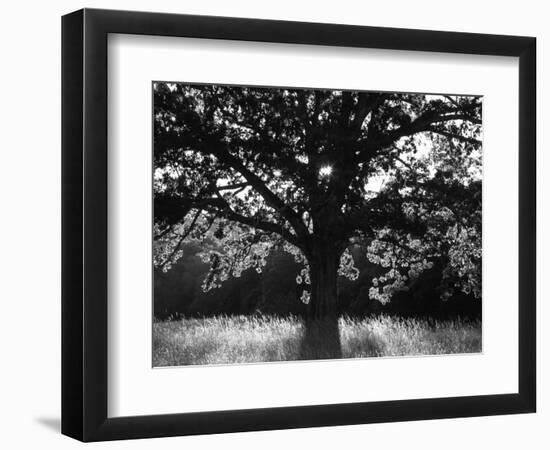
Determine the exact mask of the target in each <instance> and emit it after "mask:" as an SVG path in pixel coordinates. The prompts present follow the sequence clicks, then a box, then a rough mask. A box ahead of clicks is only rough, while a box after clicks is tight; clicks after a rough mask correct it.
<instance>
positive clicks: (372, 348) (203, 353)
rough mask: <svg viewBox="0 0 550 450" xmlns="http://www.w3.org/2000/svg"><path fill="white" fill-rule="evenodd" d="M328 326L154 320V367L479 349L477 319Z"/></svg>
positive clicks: (291, 321)
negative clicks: (472, 320) (467, 320)
mask: <svg viewBox="0 0 550 450" xmlns="http://www.w3.org/2000/svg"><path fill="white" fill-rule="evenodd" d="M330 327H331V325H330V324H328V323H326V324H325V323H323V322H321V323H317V324H309V325H308V327H306V324H305V322H304V321H303V320H302V319H300V318H297V317H288V318H280V317H271V316H233V317H227V316H219V317H211V318H203V319H182V320H175V321H165V322H155V323H154V324H153V366H155V367H158V366H176V365H188V364H229V363H251V362H265V361H293V360H300V359H302V360H303V359H319V358H322V359H325V358H365V357H379V356H404V355H407V356H409V355H438V354H453V353H476V352H480V351H481V322H479V321H474V322H466V321H461V320H455V321H426V320H420V319H400V318H393V317H388V316H379V317H369V318H365V319H352V318H349V317H342V318H340V319H339V320H338V324H337V327H336V323H334V324H333V329H331V328H330ZM312 329H313V332H312ZM336 347H337V348H336Z"/></svg>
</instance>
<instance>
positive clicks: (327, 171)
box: [319, 166, 332, 177]
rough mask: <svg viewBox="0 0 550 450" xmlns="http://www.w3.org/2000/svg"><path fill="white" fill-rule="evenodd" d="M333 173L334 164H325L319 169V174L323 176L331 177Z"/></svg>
mask: <svg viewBox="0 0 550 450" xmlns="http://www.w3.org/2000/svg"><path fill="white" fill-rule="evenodd" d="M331 174H332V166H323V167H321V168H320V169H319V175H320V176H322V177H330V175H331Z"/></svg>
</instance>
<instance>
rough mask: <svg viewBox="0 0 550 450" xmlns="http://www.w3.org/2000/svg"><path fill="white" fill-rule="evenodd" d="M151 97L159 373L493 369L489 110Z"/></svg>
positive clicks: (468, 103)
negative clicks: (488, 320)
mask: <svg viewBox="0 0 550 450" xmlns="http://www.w3.org/2000/svg"><path fill="white" fill-rule="evenodd" d="M152 90H153V92H152V95H153V174H152V177H153V196H154V201H153V209H154V211H153V273H154V289H153V291H154V292H153V311H154V317H153V318H152V320H153V324H152V327H153V328H152V333H153V361H152V364H153V366H154V367H164V366H186V365H196V364H199V365H205V364H208V365H217V364H242V363H259V362H273V361H295V360H318V359H336V358H369V357H390V356H391V357H402V356H417V355H448V354H459V353H476V352H481V350H482V348H481V342H482V340H481V337H482V333H481V319H482V318H481V310H482V308H481V302H482V299H481V260H482V245H481V243H482V234H481V232H482V216H481V211H482V97H481V96H476V95H456V94H448V95H447V94H419V93H400V92H369V91H350V90H338V89H307V88H287V87H254V86H233V85H231V86H226V85H212V84H189V83H184V82H164V81H155V82H153V83H152Z"/></svg>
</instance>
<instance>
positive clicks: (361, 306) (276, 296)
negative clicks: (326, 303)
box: [154, 242, 481, 320]
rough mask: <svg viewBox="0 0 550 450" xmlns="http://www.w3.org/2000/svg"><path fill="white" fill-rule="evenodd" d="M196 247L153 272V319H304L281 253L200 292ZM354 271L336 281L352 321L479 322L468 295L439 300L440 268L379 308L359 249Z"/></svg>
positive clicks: (202, 269) (374, 268)
mask: <svg viewBox="0 0 550 450" xmlns="http://www.w3.org/2000/svg"><path fill="white" fill-rule="evenodd" d="M201 250H202V245H201V244H199V243H196V242H195V243H193V242H191V243H186V244H184V245H183V247H182V253H183V256H182V257H181V258H180V259H179V261H178V262H177V263H176V264H175V265H173V266H172V267H171V268H170V270H168V271H166V272H164V271H162V270H160V269H158V268H157V269H155V277H154V280H155V286H154V314H155V317H156V318H157V319H160V320H166V319H168V318H179V317H207V316H213V315H219V314H225V315H241V314H243V315H253V314H270V315H280V316H286V315H289V314H293V315H297V316H306V314H307V305H305V304H304V303H303V302H301V301H300V296H301V292H302V290H301V288H300V286H299V285H297V284H296V277H297V276H298V275H299V273H300V270H301V266H300V265H299V264H298V263H296V262H295V260H294V258H293V257H292V255H289V254H288V253H286V252H284V251H279V252H273V253H272V254H271V255H270V256H269V258H268V261H267V264H266V266H265V267H264V269H263V271H262V272H261V273H257V272H256V271H255V270H253V269H249V270H245V271H244V272H243V273H242V275H241V276H240V277H239V278H230V279H228V280H227V281H226V282H225V283H224V284H223V286H222V287H220V288H219V289H213V290H210V291H208V292H204V291H203V289H201V285H202V283H203V280H204V278H205V276H206V275H207V274H208V271H209V268H210V265H209V264H208V263H205V262H203V261H202V260H201V258H200V257H199V256H198V255H197V253H200V252H201ZM352 253H353V257H354V260H355V266H356V267H357V269H358V270H359V276H358V278H357V280H356V281H351V280H349V279H348V278H346V277H344V276H340V277H338V282H337V289H338V305H337V307H338V312H339V314H341V315H342V314H345V315H349V316H352V317H361V316H366V315H377V314H387V315H394V316H403V317H432V318H442V319H446V318H456V317H462V318H472V319H473V318H479V317H481V302H480V301H479V299H476V298H474V296H473V295H471V294H470V295H466V294H464V293H458V294H456V295H454V296H452V297H450V298H449V299H447V300H445V301H442V300H441V298H440V293H439V291H438V290H437V288H436V287H437V286H438V285H439V284H440V281H441V277H442V268H441V267H437V266H435V267H433V268H432V269H430V270H427V271H425V272H423V273H422V274H421V275H420V276H419V277H418V278H417V279H416V280H415V281H414V282H411V284H410V286H409V289H408V290H407V291H400V292H396V293H395V294H394V295H393V298H392V300H391V302H389V303H386V304H382V303H380V302H378V301H376V300H373V299H370V298H369V289H370V287H371V280H372V278H373V277H376V276H379V275H380V274H381V273H382V272H383V269H382V268H380V267H379V266H378V265H376V264H373V263H371V262H369V261H368V260H367V258H366V256H365V252H364V250H363V249H361V248H360V247H357V248H355V249H352Z"/></svg>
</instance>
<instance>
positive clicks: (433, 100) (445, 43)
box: [62, 9, 536, 441]
mask: <svg viewBox="0 0 550 450" xmlns="http://www.w3.org/2000/svg"><path fill="white" fill-rule="evenodd" d="M535 73H536V41H535V38H532V37H517V36H496V35H486V34H469V33H458V32H439V31H421V30H407V29H391V28H375V27H360V26H349V25H335V24H319V23H299V22H284V21H269V20H257V19H243V18H226V17H206V16H188V15H170V14H157V13H143V12H127V11H125V12H122V11H107V10H89V9H84V10H80V11H77V12H74V13H72V14H69V15H66V16H64V17H63V20H62V110H63V112H62V126H63V129H62V147H63V148H62V165H63V167H62V176H63V184H62V185H63V193H62V205H63V218H62V226H63V230H62V241H63V248H62V260H63V263H62V271H63V273H62V287H63V298H62V327H63V328H62V378H63V379H62V432H63V433H64V434H66V435H68V436H71V437H73V438H76V439H79V440H82V441H101V440H113V439H130V438H146V437H161V436H176V435H189V434H207V433H225V432H237V431H252V430H272V429H282V428H299V427H317V426H330V425H346V424H360V423H375V422H394V421H405V420H424V419H438V418H452V417H466V416H482V415H496V414H515V413H529V412H535V404H536V379H535V376H536V360H535V355H536V342H535V335H536V330H535V325H536V321H535V301H536V298H535V244H536V243H535V217H536V208H535V164H536V160H535V136H536V108H535V90H536V86H535V80H536V76H535Z"/></svg>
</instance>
